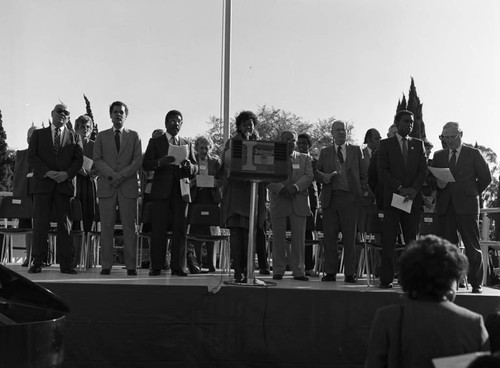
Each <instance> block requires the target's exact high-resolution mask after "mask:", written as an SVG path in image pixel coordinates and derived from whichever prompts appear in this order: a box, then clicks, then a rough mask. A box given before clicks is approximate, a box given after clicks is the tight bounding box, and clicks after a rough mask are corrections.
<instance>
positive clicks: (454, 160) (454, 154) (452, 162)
mask: <svg viewBox="0 0 500 368" xmlns="http://www.w3.org/2000/svg"><path fill="white" fill-rule="evenodd" d="M456 165H457V150H453V151H451V157H450V170H451V171H454V170H455V166H456Z"/></svg>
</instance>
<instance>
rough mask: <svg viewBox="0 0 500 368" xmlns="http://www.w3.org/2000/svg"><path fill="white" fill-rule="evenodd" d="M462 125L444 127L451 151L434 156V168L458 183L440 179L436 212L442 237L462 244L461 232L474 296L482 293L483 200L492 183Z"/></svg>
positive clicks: (444, 134) (448, 147)
mask: <svg viewBox="0 0 500 368" xmlns="http://www.w3.org/2000/svg"><path fill="white" fill-rule="evenodd" d="M462 135H463V132H462V130H461V129H460V126H459V124H458V123H455V122H449V123H446V124H445V125H444V127H443V133H442V135H441V139H442V140H443V141H444V142H446V145H447V148H446V149H443V150H440V151H438V152H436V153H434V158H433V160H432V166H433V167H441V168H445V167H447V168H449V169H450V171H451V173H452V175H453V177H454V178H455V182H451V183H448V182H445V181H441V180H437V199H436V212H437V214H438V216H439V218H438V221H439V229H440V230H441V234H439V235H441V236H442V237H444V238H446V239H448V240H449V241H450V242H452V243H454V244H458V233H460V237H461V238H462V241H463V243H464V246H465V255H466V256H467V258H468V259H469V273H468V281H469V282H470V284H471V285H472V292H473V293H481V292H482V288H481V283H482V276H483V267H484V265H483V262H482V253H481V246H480V244H479V198H480V196H481V193H482V192H483V191H484V190H485V189H486V188H487V187H488V185H489V184H490V182H491V174H490V170H489V168H488V164H487V163H486V160H485V159H484V157H483V156H482V155H481V152H479V150H477V149H475V148H472V147H469V146H466V145H463V144H462Z"/></svg>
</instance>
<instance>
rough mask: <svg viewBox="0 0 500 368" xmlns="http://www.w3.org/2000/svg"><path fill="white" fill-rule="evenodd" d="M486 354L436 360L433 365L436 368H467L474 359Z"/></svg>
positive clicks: (433, 360) (478, 353)
mask: <svg viewBox="0 0 500 368" xmlns="http://www.w3.org/2000/svg"><path fill="white" fill-rule="evenodd" d="M486 354H487V353H485V352H477V353H469V354H462V355H455V356H451V357H444V358H434V359H432V364H434V367H436V368H467V367H468V366H469V364H470V363H471V362H472V361H473V360H474V359H476V358H477V357H479V356H481V355H486Z"/></svg>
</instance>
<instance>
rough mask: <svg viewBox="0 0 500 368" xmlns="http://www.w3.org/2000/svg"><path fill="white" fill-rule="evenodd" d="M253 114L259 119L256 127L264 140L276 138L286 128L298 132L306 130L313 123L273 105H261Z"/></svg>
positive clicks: (309, 128)
mask: <svg viewBox="0 0 500 368" xmlns="http://www.w3.org/2000/svg"><path fill="white" fill-rule="evenodd" d="M255 114H256V115H257V118H258V119H259V124H258V125H257V128H256V129H257V131H258V132H259V136H260V139H262V140H265V141H273V140H277V139H278V138H279V136H280V135H281V133H283V132H284V131H286V130H293V131H295V132H297V134H300V133H302V132H308V131H309V130H311V129H312V127H313V124H310V123H307V122H304V121H303V119H302V118H301V117H299V116H297V115H295V114H293V113H291V112H288V111H285V110H282V109H277V108H275V107H274V106H271V107H268V106H266V105H264V106H261V107H259V108H258V109H257V112H256V113H255Z"/></svg>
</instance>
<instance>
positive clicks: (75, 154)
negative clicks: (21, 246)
mask: <svg viewBox="0 0 500 368" xmlns="http://www.w3.org/2000/svg"><path fill="white" fill-rule="evenodd" d="M68 121H69V111H68V108H67V106H66V105H64V104H58V105H56V106H55V107H54V110H52V124H51V125H50V126H49V127H47V128H43V129H37V130H35V131H34V132H33V135H32V136H31V140H30V142H29V148H28V161H29V164H30V166H31V167H32V168H33V171H34V176H33V192H32V193H33V200H34V209H33V211H34V212H33V244H32V247H33V249H32V256H33V266H32V267H30V269H29V270H28V272H29V273H39V272H42V263H43V262H44V261H45V259H46V258H47V235H48V231H49V227H50V218H51V211H52V208H54V209H55V211H56V216H57V256H58V260H59V264H60V269H61V272H62V273H67V274H76V271H75V270H74V268H72V266H71V263H72V260H73V242H72V239H71V236H70V232H71V226H72V221H71V219H70V213H71V208H70V203H71V202H70V200H71V197H73V196H74V192H75V187H74V186H73V182H72V180H73V178H74V177H75V175H76V174H77V172H78V171H79V170H80V168H81V167H82V165H83V151H82V146H81V142H80V136H79V135H78V134H76V133H75V132H74V131H71V130H69V129H68V128H67V127H66V123H67V122H68Z"/></svg>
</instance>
